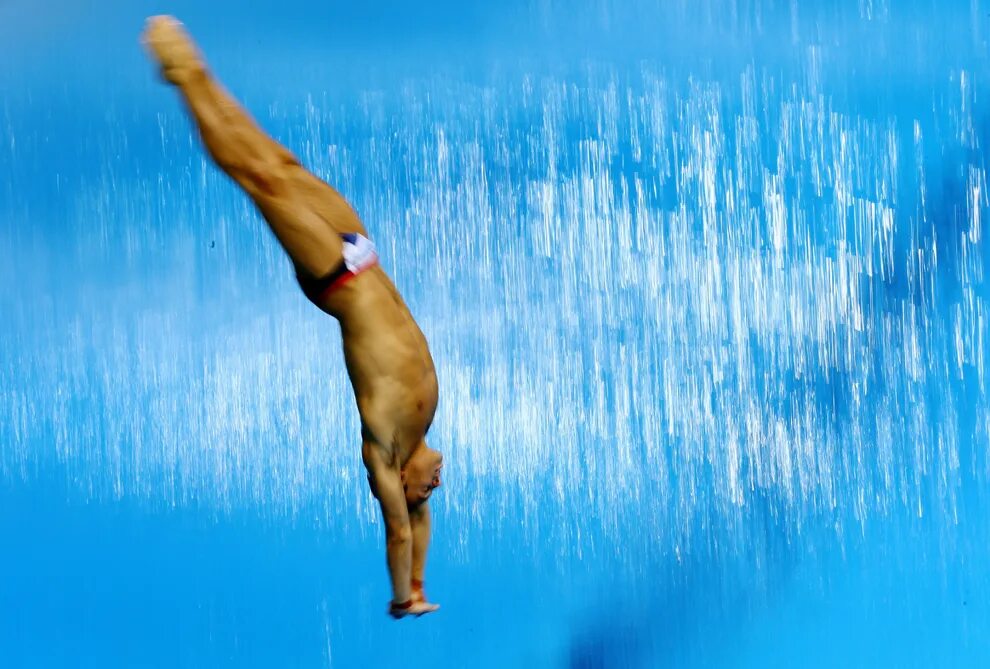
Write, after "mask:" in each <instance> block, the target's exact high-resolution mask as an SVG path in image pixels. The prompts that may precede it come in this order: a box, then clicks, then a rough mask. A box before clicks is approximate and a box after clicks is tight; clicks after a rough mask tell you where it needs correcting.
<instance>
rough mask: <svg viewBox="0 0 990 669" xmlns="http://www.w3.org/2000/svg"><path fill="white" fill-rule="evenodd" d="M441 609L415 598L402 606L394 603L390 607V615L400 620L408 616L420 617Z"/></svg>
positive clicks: (437, 605)
mask: <svg viewBox="0 0 990 669" xmlns="http://www.w3.org/2000/svg"><path fill="white" fill-rule="evenodd" d="M439 608H440V605H439V604H430V603H429V602H427V601H424V600H417V599H415V598H413V599H409V600H408V601H405V602H402V603H401V604H397V603H396V602H392V603H391V604H390V605H389V607H388V614H389V615H390V616H392V617H393V618H395V619H396V620H398V619H399V618H405V617H406V616H417V617H418V616H422V615H426V614H427V613H433V612H434V611H436V610H437V609H439Z"/></svg>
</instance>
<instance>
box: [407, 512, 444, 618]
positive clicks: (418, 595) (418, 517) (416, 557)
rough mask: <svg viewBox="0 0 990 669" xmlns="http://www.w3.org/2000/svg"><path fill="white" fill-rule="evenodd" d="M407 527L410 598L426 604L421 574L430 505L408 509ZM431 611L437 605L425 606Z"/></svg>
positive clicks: (428, 543) (426, 541) (423, 568)
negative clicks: (410, 569) (409, 558)
mask: <svg viewBox="0 0 990 669" xmlns="http://www.w3.org/2000/svg"><path fill="white" fill-rule="evenodd" d="M409 525H410V527H411V528H412V580H411V585H412V598H413V600H414V601H419V602H423V603H424V604H426V603H427V602H426V594H425V593H424V592H423V574H424V573H425V571H426V551H427V550H428V549H429V547H430V530H431V527H430V526H431V523H430V503H429V502H428V501H427V502H423V503H422V504H420V505H419V506H417V507H415V508H413V509H409ZM427 605H428V606H430V607H431V610H433V611H436V610H437V609H439V608H440V606H439V605H437V604H427Z"/></svg>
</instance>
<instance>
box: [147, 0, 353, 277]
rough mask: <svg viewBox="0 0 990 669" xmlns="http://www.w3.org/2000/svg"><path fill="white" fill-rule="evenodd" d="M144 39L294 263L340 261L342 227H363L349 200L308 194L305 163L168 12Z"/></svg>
mask: <svg viewBox="0 0 990 669" xmlns="http://www.w3.org/2000/svg"><path fill="white" fill-rule="evenodd" d="M143 41H144V44H145V46H146V47H147V48H148V50H149V51H150V52H151V54H152V55H153V57H154V58H155V59H156V60H157V61H158V63H159V65H160V66H161V71H162V76H163V77H164V78H165V79H166V80H167V81H169V82H171V83H172V84H174V85H175V86H177V87H178V89H179V91H180V92H181V93H182V96H183V99H184V100H185V102H186V105H187V107H188V109H189V112H190V114H191V115H192V117H193V120H194V121H195V123H196V126H197V128H198V129H199V133H200V136H201V137H202V139H203V143H204V144H205V145H206V149H207V151H208V152H209V154H210V156H211V157H212V158H213V160H214V161H215V162H216V164H217V165H218V166H219V167H220V168H221V169H223V171H224V172H226V173H227V174H228V175H230V177H231V178H233V179H234V181H236V182H237V183H238V184H239V185H240V186H241V187H242V188H243V189H244V190H245V191H246V192H247V193H248V195H250V196H251V198H252V199H253V200H254V202H255V204H256V205H257V206H258V208H259V209H260V210H261V213H262V215H263V216H264V217H265V220H266V221H267V222H268V224H269V226H270V227H271V229H272V232H274V233H275V236H276V237H277V238H278V240H279V242H280V243H281V245H282V247H283V248H284V249H285V251H286V252H287V253H288V254H289V256H290V258H291V259H292V261H293V262H294V264H295V265H296V266H297V267H299V268H301V269H303V270H305V271H306V272H307V273H309V274H310V275H311V276H313V277H322V276H324V275H325V274H327V273H328V272H329V271H330V270H332V269H333V268H335V267H336V266H338V265H339V264H340V262H341V260H342V258H343V252H342V242H341V239H340V234H339V232H340V231H341V230H340V229H343V230H347V229H359V228H361V224H360V222H359V221H358V220H357V216H356V214H354V212H353V210H352V209H351V208H350V206H349V205H347V203H346V202H344V200H343V198H342V197H340V195H339V194H337V193H336V191H333V189H331V188H330V187H329V186H326V185H325V184H323V186H325V189H324V191H322V192H320V193H319V195H320V197H319V198H316V202H314V199H313V198H311V197H308V195H309V193H310V191H312V190H313V189H312V188H310V189H309V190H307V189H304V188H300V186H299V184H300V176H299V172H305V170H303V168H302V167H301V166H300V165H299V162H298V161H297V160H296V158H295V156H293V154H292V153H291V152H290V151H289V150H288V149H286V148H285V147H284V146H282V145H281V144H279V143H278V142H276V141H275V140H273V139H272V138H271V137H269V136H268V135H266V134H265V133H264V132H263V131H262V130H261V129H260V128H259V127H258V125H257V124H256V123H255V122H254V120H253V119H252V118H251V117H250V116H249V115H248V114H247V112H246V111H244V109H243V108H242V107H241V106H240V105H239V104H238V103H237V101H236V100H234V98H233V97H231V96H230V94H229V93H227V91H225V90H224V88H223V87H222V86H221V85H220V84H219V83H218V82H217V81H216V80H215V79H214V78H213V75H212V74H210V72H209V70H208V68H207V66H206V63H205V62H204V60H203V58H202V56H201V55H200V53H199V50H198V49H197V48H196V45H195V44H194V43H193V41H192V39H191V38H190V37H189V35H188V34H187V33H186V31H185V29H184V28H183V27H182V24H181V23H179V22H178V21H177V20H175V19H174V18H171V17H167V16H156V17H154V18H151V19H149V20H148V23H147V26H146V29H145V32H144V35H143ZM306 177H307V178H309V179H311V180H313V181H318V180H317V179H316V178H315V177H312V175H309V174H308V173H306ZM331 219H340V220H331ZM361 229H363V228H361Z"/></svg>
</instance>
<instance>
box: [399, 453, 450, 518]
mask: <svg viewBox="0 0 990 669" xmlns="http://www.w3.org/2000/svg"><path fill="white" fill-rule="evenodd" d="M442 468H443V456H442V455H440V451H435V450H433V449H432V448H430V447H429V446H427V445H426V444H422V445H421V446H419V447H418V448H417V449H416V450H414V451H413V453H412V455H411V456H410V457H409V460H408V462H406V466H405V467H403V468H402V489H403V490H404V491H405V494H406V503H407V504H408V505H409V506H410V508H411V507H416V506H419V505H420V504H422V503H423V502H425V501H426V500H428V499H429V498H430V495H432V494H433V491H434V490H435V489H436V488H439V487H440V470H441V469H442Z"/></svg>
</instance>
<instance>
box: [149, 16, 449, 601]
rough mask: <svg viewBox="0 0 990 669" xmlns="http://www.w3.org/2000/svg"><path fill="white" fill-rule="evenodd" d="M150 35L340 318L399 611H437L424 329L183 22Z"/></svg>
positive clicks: (352, 226)
mask: <svg viewBox="0 0 990 669" xmlns="http://www.w3.org/2000/svg"><path fill="white" fill-rule="evenodd" d="M144 41H145V44H146V45H147V47H148V48H149V50H150V51H151V53H152V54H153V56H154V57H155V58H156V60H157V61H158V63H159V64H160V66H161V69H162V75H163V76H164V78H165V79H166V80H167V81H169V82H170V83H172V84H174V85H175V86H176V87H177V88H178V89H179V91H180V92H181V93H182V96H183V99H184V100H185V102H186V104H187V106H188V109H189V112H190V114H191V115H192V117H193V119H194V120H195V122H196V125H197V127H198V129H199V132H200V135H201V137H202V139H203V143H204V144H205V145H206V148H207V150H208V151H209V153H210V155H211V156H212V157H213V159H214V161H215V162H216V163H217V165H219V166H220V168H221V169H223V170H224V171H225V172H226V173H227V174H229V175H230V176H231V178H233V179H234V180H235V181H236V182H237V183H238V184H239V185H240V186H241V187H242V188H243V189H244V190H245V191H246V192H247V193H248V195H250V196H251V198H252V199H253V200H254V202H255V204H256V205H257V207H258V209H259V211H260V212H261V213H262V215H263V216H264V218H265V220H266V221H267V222H268V225H269V227H270V228H271V230H272V232H273V233H274V234H275V236H276V238H277V239H278V241H279V243H280V244H281V245H282V247H283V248H284V249H285V251H286V253H287V254H288V255H289V257H290V258H291V260H292V262H293V264H294V265H295V268H296V272H297V275H298V278H299V283H300V286H301V287H302V288H303V291H304V293H306V295H307V297H309V298H310V299H311V300H312V301H313V302H314V303H315V304H316V305H317V306H318V307H320V308H321V309H322V310H323V311H325V312H326V313H328V314H330V315H332V316H334V317H335V318H337V320H338V321H339V322H340V330H341V335H342V339H343V349H344V359H345V361H346V365H347V372H348V376H349V377H350V380H351V385H352V386H353V388H354V395H355V399H356V401H357V407H358V411H359V413H360V416H361V437H362V458H363V460H364V464H365V466H366V468H367V470H368V477H369V483H370V484H371V488H372V491H373V492H374V494H375V496H376V497H377V498H378V500H379V502H380V505H381V509H382V515H383V517H384V520H385V531H386V545H387V551H386V552H387V556H388V567H389V573H390V575H391V580H392V595H393V598H392V602H391V605H390V613H391V614H392V615H393V616H396V617H401V616H403V615H406V614H408V613H412V614H422V613H428V612H430V611H433V610H436V608H437V607H436V605H434V604H429V603H427V602H426V598H425V596H424V595H423V590H422V582H423V571H424V565H425V559H426V550H427V547H428V544H429V537H430V515H429V506H428V500H429V497H430V495H431V494H432V491H433V489H434V488H436V487H437V486H439V485H440V467H441V463H442V458H441V456H440V454H439V453H437V452H436V451H434V450H432V449H430V448H429V447H427V446H426V442H425V440H424V439H425V436H426V433H427V431H428V430H429V427H430V423H431V422H432V420H433V416H434V413H435V411H436V407H437V377H436V372H435V370H434V366H433V359H432V357H431V355H430V351H429V347H428V345H427V342H426V338H425V337H424V336H423V333H422V331H421V330H420V329H419V327H418V326H417V324H416V322H415V321H414V320H413V317H412V315H411V314H410V313H409V309H408V308H407V307H406V305H405V303H404V302H403V300H402V298H401V296H400V295H399V293H398V291H397V290H396V288H395V286H394V284H393V283H392V281H391V280H390V279H389V277H388V276H387V275H386V274H385V272H384V271H383V270H382V268H381V267H380V266H379V264H378V262H377V254H376V253H375V250H374V246H373V245H371V243H370V241H369V240H368V235H367V231H366V230H365V228H364V225H363V224H362V223H361V220H360V219H359V218H358V216H357V214H356V213H355V212H354V210H353V209H352V208H351V207H350V205H349V204H348V203H347V202H346V200H344V198H343V197H342V196H341V195H340V193H338V192H337V191H336V190H335V189H334V188H332V187H331V186H330V185H328V184H327V183H325V182H323V181H322V180H320V179H319V178H317V177H316V176H314V175H313V174H311V173H310V172H309V171H307V170H306V169H304V168H303V167H302V166H301V165H300V164H299V162H298V160H296V158H295V157H294V156H293V155H292V154H291V153H290V152H289V151H288V150H287V149H286V148H285V147H283V146H282V145H280V144H278V143H277V142H275V141H274V140H272V139H271V138H270V137H268V136H267V135H266V134H265V133H264V132H262V131H261V129H259V128H258V126H257V125H256V124H255V123H254V122H253V121H252V120H251V118H250V117H249V116H248V115H247V113H246V112H245V111H244V110H243V109H242V108H241V107H240V106H239V105H238V104H237V102H236V101H235V100H234V99H233V98H232V97H230V95H229V94H228V93H227V92H226V91H225V90H224V89H223V88H222V87H221V86H220V84H219V83H218V82H217V81H216V80H215V79H214V78H213V77H212V75H211V74H210V73H209V71H208V69H207V67H206V64H205V62H204V60H203V59H202V57H201V56H200V54H199V52H198V50H197V49H196V47H195V45H194V44H193V42H192V40H191V39H190V38H189V36H188V35H187V34H186V32H185V30H184V29H183V28H182V25H181V24H180V23H179V22H178V21H176V20H175V19H172V18H170V17H155V18H153V19H150V20H149V21H148V25H147V28H146V31H145V34H144Z"/></svg>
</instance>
